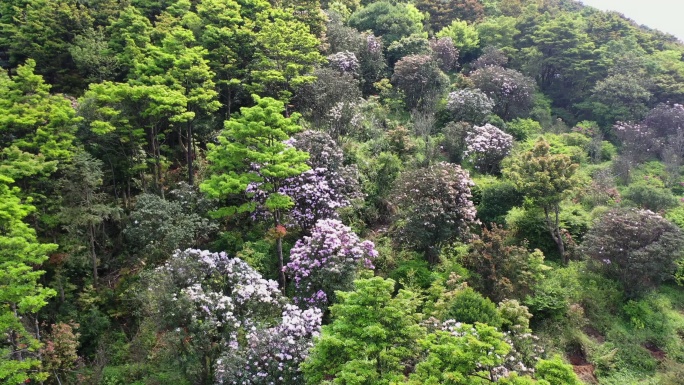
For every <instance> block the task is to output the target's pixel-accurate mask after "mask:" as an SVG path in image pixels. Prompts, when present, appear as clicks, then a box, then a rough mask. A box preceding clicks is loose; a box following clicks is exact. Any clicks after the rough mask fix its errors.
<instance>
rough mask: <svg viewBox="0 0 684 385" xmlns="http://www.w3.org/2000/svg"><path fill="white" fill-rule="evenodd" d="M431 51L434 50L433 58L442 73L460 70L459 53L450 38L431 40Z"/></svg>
mask: <svg viewBox="0 0 684 385" xmlns="http://www.w3.org/2000/svg"><path fill="white" fill-rule="evenodd" d="M430 49H432V57H434V58H435V60H437V63H439V68H440V69H441V70H442V71H444V72H449V71H451V70H454V69H456V68H458V53H459V52H458V49H457V48H456V47H455V46H454V41H453V40H451V38H450V37H448V36H447V37H442V38H439V39H432V40H430Z"/></svg>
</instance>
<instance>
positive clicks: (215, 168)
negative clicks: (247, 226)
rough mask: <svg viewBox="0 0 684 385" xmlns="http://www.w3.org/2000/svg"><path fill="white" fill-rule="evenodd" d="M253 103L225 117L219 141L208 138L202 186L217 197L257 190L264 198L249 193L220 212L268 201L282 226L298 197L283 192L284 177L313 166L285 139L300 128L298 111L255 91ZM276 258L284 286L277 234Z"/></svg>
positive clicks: (245, 209)
mask: <svg viewBox="0 0 684 385" xmlns="http://www.w3.org/2000/svg"><path fill="white" fill-rule="evenodd" d="M252 97H253V98H254V100H255V101H256V105H255V106H254V107H243V108H241V109H240V112H241V113H240V115H239V116H238V117H237V118H234V119H231V120H228V121H226V122H225V129H224V130H223V131H222V132H221V134H220V135H219V137H218V144H214V145H212V144H210V145H209V152H208V153H207V158H208V159H209V161H210V162H211V166H210V171H211V173H212V174H213V175H211V177H209V179H207V180H206V181H205V182H204V183H202V184H201V186H200V188H201V189H202V190H204V191H205V192H206V193H208V194H209V195H211V196H213V197H217V198H227V197H229V196H231V195H234V194H244V193H247V196H248V197H250V198H254V197H255V191H259V192H260V193H263V194H265V195H266V197H265V199H264V200H256V199H251V200H249V201H248V202H245V203H243V204H240V205H232V206H228V207H223V208H221V209H219V210H218V211H217V214H218V215H221V216H229V215H233V214H235V213H240V212H251V211H254V210H255V209H256V208H257V204H258V203H257V202H261V201H262V202H264V203H263V205H262V206H263V207H261V208H263V209H265V210H266V211H267V212H268V213H269V214H270V216H271V218H272V220H273V225H274V226H275V228H276V230H279V228H280V227H281V224H282V220H283V214H284V212H285V211H286V210H288V209H290V208H292V206H293V205H294V202H293V201H292V199H291V198H290V197H288V196H287V195H284V194H282V193H280V192H279V191H280V187H281V186H282V184H283V182H284V181H285V180H286V179H287V178H290V177H293V176H297V175H299V174H301V173H302V172H304V171H306V170H308V169H309V166H308V165H307V164H306V160H307V159H308V157H309V155H308V154H307V153H306V152H304V151H300V150H297V149H296V148H294V147H292V146H288V145H287V144H286V143H284V141H286V140H287V139H289V138H290V136H291V135H293V134H295V133H297V132H299V131H301V127H300V126H299V125H298V124H297V123H296V122H297V120H298V119H299V114H292V116H290V117H285V116H284V115H283V112H284V109H285V106H284V104H283V102H281V101H278V100H275V99H273V98H269V97H266V98H260V97H258V96H257V95H253V96H252ZM277 243H278V245H277V246H278V248H277V250H278V263H279V267H280V281H281V282H280V283H281V285H283V287H284V286H285V275H284V273H283V249H282V237H278V239H277Z"/></svg>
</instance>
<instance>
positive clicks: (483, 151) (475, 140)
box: [464, 123, 513, 174]
mask: <svg viewBox="0 0 684 385" xmlns="http://www.w3.org/2000/svg"><path fill="white" fill-rule="evenodd" d="M466 146H467V147H466V150H465V153H464V155H465V158H468V159H469V160H470V162H471V163H472V164H473V166H474V167H475V168H476V169H477V170H478V171H481V172H484V173H490V174H491V173H498V172H499V164H500V163H501V161H502V160H503V158H505V157H506V156H507V155H508V154H509V153H510V151H511V147H513V137H512V136H511V135H508V134H507V133H505V132H503V131H501V130H500V129H498V128H497V127H495V126H493V125H491V124H489V123H487V124H485V125H484V126H475V127H474V128H473V131H471V132H470V133H468V136H466Z"/></svg>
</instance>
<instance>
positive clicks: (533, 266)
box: [463, 225, 549, 302]
mask: <svg viewBox="0 0 684 385" xmlns="http://www.w3.org/2000/svg"><path fill="white" fill-rule="evenodd" d="M514 241H515V240H514V239H513V238H512V237H510V234H509V232H508V231H507V230H504V229H503V227H499V226H496V225H495V226H494V227H493V228H492V229H491V230H487V229H486V228H483V229H482V234H481V236H480V237H479V238H477V239H475V240H473V241H472V243H471V250H470V253H469V254H468V256H466V257H465V259H464V260H463V265H464V266H465V267H466V268H468V269H470V270H471V271H472V272H473V273H474V278H473V279H472V282H473V283H474V286H475V288H476V289H478V291H480V292H481V293H483V294H484V295H486V296H487V297H489V298H491V299H492V300H493V301H495V302H499V301H502V300H504V299H516V298H517V299H523V298H524V297H525V295H527V294H528V293H530V291H531V290H532V289H533V288H534V286H535V284H536V283H537V281H540V280H541V279H542V278H543V277H544V275H543V273H544V271H546V270H548V269H549V267H548V266H546V265H544V254H543V253H542V252H541V251H539V250H538V249H537V250H534V251H532V252H530V251H529V250H528V249H527V243H526V242H522V243H521V244H520V245H519V246H518V245H516V244H515V243H514Z"/></svg>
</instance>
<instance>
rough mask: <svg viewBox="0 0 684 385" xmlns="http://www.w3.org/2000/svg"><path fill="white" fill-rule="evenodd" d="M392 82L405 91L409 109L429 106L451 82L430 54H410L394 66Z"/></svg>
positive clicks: (405, 101) (405, 100)
mask: <svg viewBox="0 0 684 385" xmlns="http://www.w3.org/2000/svg"><path fill="white" fill-rule="evenodd" d="M392 84H394V86H396V87H397V89H398V90H400V91H402V92H403V93H404V103H406V107H407V108H408V109H414V108H418V107H421V106H428V105H430V103H432V102H433V101H434V99H435V98H436V97H437V96H438V95H439V94H440V93H441V92H442V90H443V89H444V88H445V87H446V86H447V85H448V84H449V78H448V77H447V76H446V75H444V73H443V72H442V70H440V69H439V66H438V63H437V61H436V60H435V59H433V58H432V57H431V56H428V55H409V56H406V57H404V58H402V59H401V60H399V61H398V62H397V63H396V64H395V66H394V74H393V75H392Z"/></svg>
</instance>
